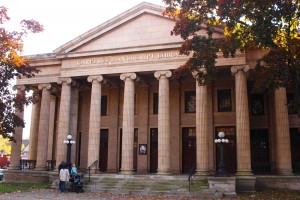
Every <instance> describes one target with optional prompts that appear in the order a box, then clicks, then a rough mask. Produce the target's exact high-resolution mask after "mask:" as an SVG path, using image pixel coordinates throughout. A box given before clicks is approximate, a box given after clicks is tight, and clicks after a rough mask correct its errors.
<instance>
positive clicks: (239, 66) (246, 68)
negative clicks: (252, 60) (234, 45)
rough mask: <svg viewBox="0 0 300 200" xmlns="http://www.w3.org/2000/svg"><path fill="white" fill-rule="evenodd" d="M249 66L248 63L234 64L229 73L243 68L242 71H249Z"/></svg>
mask: <svg viewBox="0 0 300 200" xmlns="http://www.w3.org/2000/svg"><path fill="white" fill-rule="evenodd" d="M249 69H250V67H249V65H234V66H232V67H231V73H233V74H235V73H237V72H238V71H241V70H243V71H244V72H247V71H249Z"/></svg>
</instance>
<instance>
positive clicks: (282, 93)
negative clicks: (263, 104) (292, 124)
mask: <svg viewBox="0 0 300 200" xmlns="http://www.w3.org/2000/svg"><path fill="white" fill-rule="evenodd" d="M288 117H289V116H288V109H287V100H286V89H285V88H283V87H280V88H279V89H277V90H275V126H276V140H275V141H276V145H275V149H276V170H277V173H278V174H279V175H292V174H293V173H292V161H291V144H290V131H289V119H288Z"/></svg>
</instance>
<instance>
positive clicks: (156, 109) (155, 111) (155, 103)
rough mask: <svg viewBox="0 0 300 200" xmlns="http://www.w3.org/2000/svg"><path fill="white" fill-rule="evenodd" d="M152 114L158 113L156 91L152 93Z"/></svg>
mask: <svg viewBox="0 0 300 200" xmlns="http://www.w3.org/2000/svg"><path fill="white" fill-rule="evenodd" d="M153 114H155V115H157V114H158V93H153Z"/></svg>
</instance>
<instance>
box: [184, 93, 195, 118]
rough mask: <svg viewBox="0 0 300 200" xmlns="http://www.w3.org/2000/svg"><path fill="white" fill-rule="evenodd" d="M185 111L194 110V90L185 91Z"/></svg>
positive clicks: (193, 111)
mask: <svg viewBox="0 0 300 200" xmlns="http://www.w3.org/2000/svg"><path fill="white" fill-rule="evenodd" d="M185 112H186V113H195V112H196V91H189V92H185Z"/></svg>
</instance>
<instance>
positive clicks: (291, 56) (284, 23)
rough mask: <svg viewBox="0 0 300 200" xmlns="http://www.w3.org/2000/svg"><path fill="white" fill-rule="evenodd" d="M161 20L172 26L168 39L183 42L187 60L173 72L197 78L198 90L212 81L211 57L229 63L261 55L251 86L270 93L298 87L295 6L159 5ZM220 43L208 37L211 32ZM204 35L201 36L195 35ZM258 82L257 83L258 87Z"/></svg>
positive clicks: (174, 0)
mask: <svg viewBox="0 0 300 200" xmlns="http://www.w3.org/2000/svg"><path fill="white" fill-rule="evenodd" d="M164 2H165V3H166V5H167V8H166V10H165V12H164V13H165V14H166V15H168V16H170V17H172V18H173V19H175V20H176V23H175V26H174V28H173V31H172V32H171V34H174V35H180V36H181V38H182V39H183V40H184V43H183V45H182V47H181V50H180V53H181V54H185V55H190V56H191V58H190V59H189V60H188V61H187V62H186V63H185V64H184V65H183V66H180V68H179V69H178V70H177V72H178V71H187V70H188V71H190V72H192V73H194V74H196V75H197V77H198V82H199V84H204V85H205V84H208V83H210V82H211V81H213V80H214V79H215V75H216V72H217V69H216V67H215V63H216V59H217V53H218V52H220V51H222V53H223V56H224V57H229V56H231V57H234V56H235V53H236V50H238V49H239V50H241V51H244V50H246V49H250V48H251V49H252V48H255V49H264V50H268V51H269V54H267V55H265V56H264V57H263V58H261V59H260V60H258V64H257V67H256V71H255V72H254V73H255V74H254V76H253V77H265V78H263V79H257V78H255V81H258V82H257V83H255V86H259V87H258V88H264V89H274V88H277V87H279V86H284V87H286V86H288V85H289V84H291V81H290V80H297V81H298V83H297V84H299V77H298V72H299V52H300V46H299V36H298V29H299V21H300V10H299V9H300V4H299V1H298V0H234V1H232V0H187V1H182V0H164ZM220 29H221V30H223V34H224V37H223V38H218V37H214V34H213V33H214V32H216V30H218V31H219V30H220ZM200 31H202V32H203V31H206V35H203V34H201V35H200V34H199V33H200ZM259 81H261V82H259Z"/></svg>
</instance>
